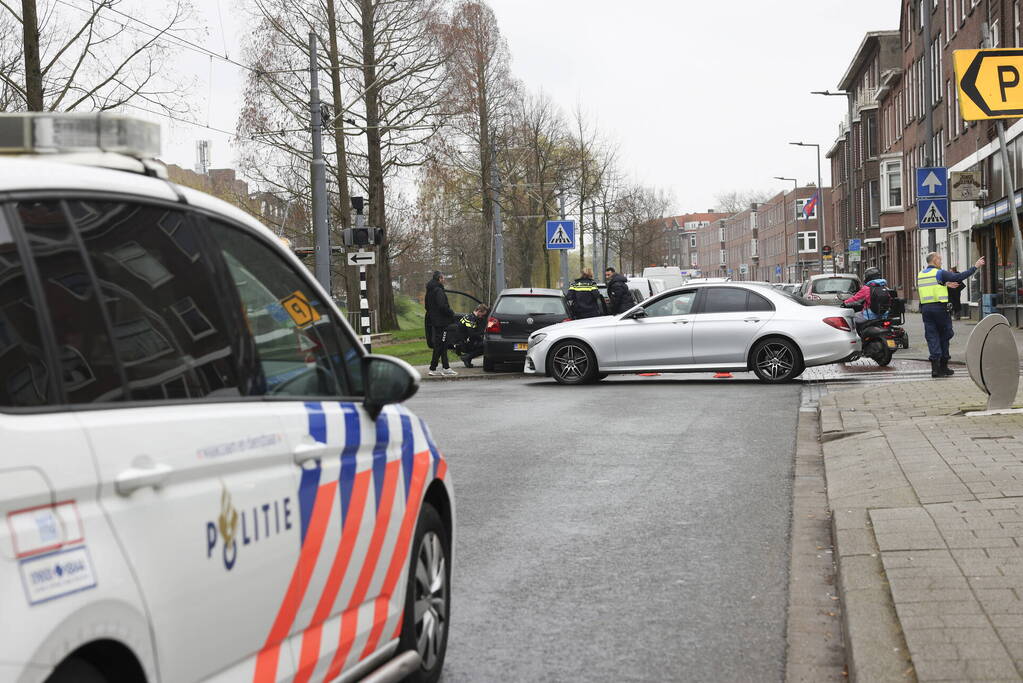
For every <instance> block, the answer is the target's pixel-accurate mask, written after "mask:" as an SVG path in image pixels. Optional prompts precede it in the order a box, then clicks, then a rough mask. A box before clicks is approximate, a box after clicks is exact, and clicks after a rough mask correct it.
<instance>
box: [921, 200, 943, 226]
mask: <svg viewBox="0 0 1023 683" xmlns="http://www.w3.org/2000/svg"><path fill="white" fill-rule="evenodd" d="M944 223H945V217H944V216H942V215H941V210H940V209H938V205H937V204H935V203H934V202H931V206H930V208H929V209H927V212H926V213H924V217H923V218H922V219H920V225H932V224H937V225H944Z"/></svg>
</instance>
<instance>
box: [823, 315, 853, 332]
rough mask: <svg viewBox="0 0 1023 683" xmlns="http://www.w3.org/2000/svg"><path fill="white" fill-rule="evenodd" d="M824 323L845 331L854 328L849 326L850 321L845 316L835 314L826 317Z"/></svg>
mask: <svg viewBox="0 0 1023 683" xmlns="http://www.w3.org/2000/svg"><path fill="white" fill-rule="evenodd" d="M824 323H825V324H827V325H831V326H832V327H834V328H835V329H836V330H842V331H843V332H849V331H850V330H852V328H851V327H849V321H848V320H846V319H845V318H843V317H839V316H835V317H833V318H825V319H824Z"/></svg>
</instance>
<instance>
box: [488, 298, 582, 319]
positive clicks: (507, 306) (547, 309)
mask: <svg viewBox="0 0 1023 683" xmlns="http://www.w3.org/2000/svg"><path fill="white" fill-rule="evenodd" d="M494 313H497V314H499V315H564V314H565V304H564V302H563V301H562V299H561V298H560V297H554V296H537V295H527V294H523V295H513V296H503V297H501V299H500V300H499V301H498V302H497V306H496V308H495V309H494Z"/></svg>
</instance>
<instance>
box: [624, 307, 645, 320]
mask: <svg viewBox="0 0 1023 683" xmlns="http://www.w3.org/2000/svg"><path fill="white" fill-rule="evenodd" d="M624 317H625V318H627V319H631V320H639V319H640V318H645V317H646V309H645V308H642V307H640V308H635V309H633V310H631V311H629V312H628V313H626V314H625V316H624Z"/></svg>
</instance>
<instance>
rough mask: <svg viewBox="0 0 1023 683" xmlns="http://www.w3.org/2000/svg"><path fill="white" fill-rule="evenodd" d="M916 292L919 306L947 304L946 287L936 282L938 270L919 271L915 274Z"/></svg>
mask: <svg viewBox="0 0 1023 683" xmlns="http://www.w3.org/2000/svg"><path fill="white" fill-rule="evenodd" d="M916 290H917V293H918V294H919V295H920V303H921V304H939V303H940V304H947V303H948V287H946V286H945V285H943V284H941V283H940V282H938V269H937V268H931V269H930V270H921V271H920V272H919V273H917V274H916Z"/></svg>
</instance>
